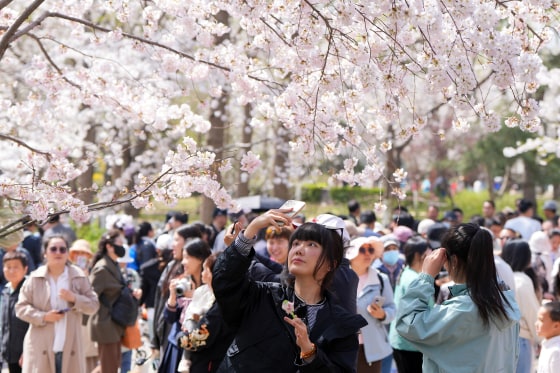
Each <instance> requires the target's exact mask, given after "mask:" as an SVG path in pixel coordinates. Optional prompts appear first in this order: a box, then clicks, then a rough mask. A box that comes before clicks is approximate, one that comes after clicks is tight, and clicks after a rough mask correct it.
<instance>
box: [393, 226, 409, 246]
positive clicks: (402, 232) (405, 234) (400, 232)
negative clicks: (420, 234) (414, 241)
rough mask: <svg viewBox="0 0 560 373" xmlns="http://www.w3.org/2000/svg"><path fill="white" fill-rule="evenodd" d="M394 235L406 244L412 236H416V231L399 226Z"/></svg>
mask: <svg viewBox="0 0 560 373" xmlns="http://www.w3.org/2000/svg"><path fill="white" fill-rule="evenodd" d="M393 235H394V236H395V237H396V238H397V240H399V241H400V242H406V241H408V239H409V238H410V237H412V236H414V231H413V230H412V229H410V228H409V227H406V226H404V225H399V226H398V227H396V228H395V229H393Z"/></svg>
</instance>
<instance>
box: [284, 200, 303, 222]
mask: <svg viewBox="0 0 560 373" xmlns="http://www.w3.org/2000/svg"><path fill="white" fill-rule="evenodd" d="M304 207H305V202H303V201H296V200H295V199H289V200H287V201H286V202H285V203H284V204H283V205H282V206H280V209H292V211H290V212H287V213H286V215H288V216H289V217H290V218H293V217H294V216H296V215H297V214H298V213H299V212H300V211H301V210H303V208H304Z"/></svg>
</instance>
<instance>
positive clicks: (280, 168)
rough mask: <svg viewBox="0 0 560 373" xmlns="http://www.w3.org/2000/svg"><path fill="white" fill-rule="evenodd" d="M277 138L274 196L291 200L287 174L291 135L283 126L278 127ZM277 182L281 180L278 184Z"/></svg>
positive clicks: (273, 170)
mask: <svg viewBox="0 0 560 373" xmlns="http://www.w3.org/2000/svg"><path fill="white" fill-rule="evenodd" d="M277 126H278V127H277V131H276V133H277V135H278V136H277V137H276V140H275V143H276V146H275V147H274V148H275V149H274V150H275V154H274V168H273V169H272V172H273V175H272V180H273V183H272V185H273V195H274V196H275V197H279V198H283V199H290V198H291V193H290V190H289V189H288V184H287V182H288V178H287V176H284V175H285V174H286V171H287V170H286V163H287V162H288V157H289V153H288V150H287V147H286V144H288V142H289V140H290V134H289V133H288V131H287V130H286V128H284V127H283V126H282V125H281V124H278V125H277ZM275 180H279V181H278V182H276V181H275Z"/></svg>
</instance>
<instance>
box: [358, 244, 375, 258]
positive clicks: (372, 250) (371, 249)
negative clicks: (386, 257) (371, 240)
mask: <svg viewBox="0 0 560 373" xmlns="http://www.w3.org/2000/svg"><path fill="white" fill-rule="evenodd" d="M366 250H367V252H368V253H369V254H370V255H373V253H375V248H374V247H373V246H372V245H370V244H364V245H362V246H360V254H365V253H366Z"/></svg>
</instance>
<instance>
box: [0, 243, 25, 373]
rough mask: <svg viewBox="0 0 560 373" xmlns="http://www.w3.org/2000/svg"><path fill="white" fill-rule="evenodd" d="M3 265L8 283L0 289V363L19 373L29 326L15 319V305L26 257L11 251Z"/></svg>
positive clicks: (5, 256) (22, 278)
mask: <svg viewBox="0 0 560 373" xmlns="http://www.w3.org/2000/svg"><path fill="white" fill-rule="evenodd" d="M3 264H4V266H3V271H4V278H5V279H6V281H8V282H7V283H6V285H5V286H4V289H2V296H1V299H2V301H1V313H0V320H2V321H1V323H0V324H1V328H0V331H1V334H0V335H1V336H2V340H1V343H0V352H1V359H0V362H1V361H4V362H6V363H7V364H8V369H9V371H10V373H21V356H22V353H23V338H24V337H25V333H26V332H27V329H28V327H29V324H28V323H27V322H25V321H23V320H20V319H18V318H17V317H16V314H15V305H16V302H17V300H18V297H19V291H20V289H21V286H22V285H23V282H24V280H25V274H26V273H27V256H26V255H25V254H24V253H21V252H19V251H11V252H8V253H6V255H4V263H3ZM1 365H2V364H1V363H0V366H1Z"/></svg>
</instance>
